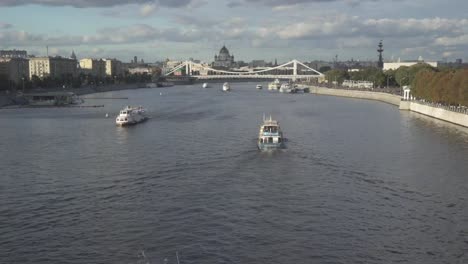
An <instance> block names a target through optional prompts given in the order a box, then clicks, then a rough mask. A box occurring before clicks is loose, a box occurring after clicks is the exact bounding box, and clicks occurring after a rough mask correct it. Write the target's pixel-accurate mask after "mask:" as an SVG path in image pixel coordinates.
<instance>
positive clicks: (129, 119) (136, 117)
mask: <svg viewBox="0 0 468 264" xmlns="http://www.w3.org/2000/svg"><path fill="white" fill-rule="evenodd" d="M146 119H148V117H147V116H146V111H145V109H144V108H143V107H141V106H139V107H131V106H127V107H125V108H124V109H122V110H120V113H119V115H118V116H117V118H116V119H115V124H116V125H118V126H129V125H135V124H138V123H141V122H143V121H146Z"/></svg>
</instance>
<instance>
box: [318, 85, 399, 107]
mask: <svg viewBox="0 0 468 264" xmlns="http://www.w3.org/2000/svg"><path fill="white" fill-rule="evenodd" d="M310 93H313V94H321V95H332V96H342V97H351V98H360V99H368V100H377V101H382V102H385V103H389V104H392V105H396V106H399V105H400V100H401V96H399V95H393V94H388V93H381V92H371V91H357V90H345V89H330V88H323V87H317V86H310Z"/></svg>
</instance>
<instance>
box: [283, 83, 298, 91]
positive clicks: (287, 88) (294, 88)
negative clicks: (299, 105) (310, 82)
mask: <svg viewBox="0 0 468 264" xmlns="http://www.w3.org/2000/svg"><path fill="white" fill-rule="evenodd" d="M279 91H280V93H296V92H297V85H296V84H291V83H283V84H282V85H281V87H280V89H279Z"/></svg>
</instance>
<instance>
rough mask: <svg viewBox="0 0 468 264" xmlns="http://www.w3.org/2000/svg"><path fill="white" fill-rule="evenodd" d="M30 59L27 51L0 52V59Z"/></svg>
mask: <svg viewBox="0 0 468 264" xmlns="http://www.w3.org/2000/svg"><path fill="white" fill-rule="evenodd" d="M27 57H28V52H27V51H25V50H0V58H24V59H26V58H27Z"/></svg>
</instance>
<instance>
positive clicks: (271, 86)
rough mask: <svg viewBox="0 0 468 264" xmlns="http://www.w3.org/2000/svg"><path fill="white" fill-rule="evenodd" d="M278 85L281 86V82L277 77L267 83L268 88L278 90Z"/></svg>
mask: <svg viewBox="0 0 468 264" xmlns="http://www.w3.org/2000/svg"><path fill="white" fill-rule="evenodd" d="M280 87H281V82H280V80H278V79H276V80H274V81H273V82H271V83H269V84H268V90H278V89H279V88H280Z"/></svg>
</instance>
